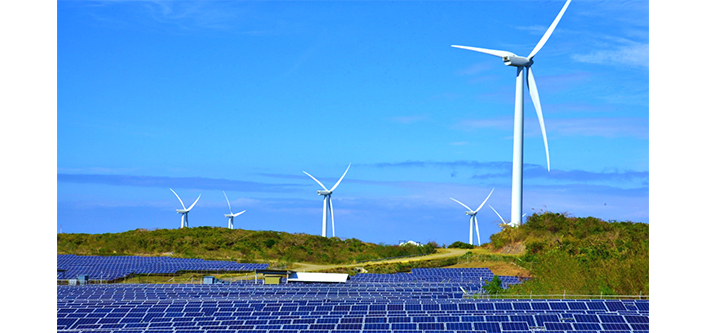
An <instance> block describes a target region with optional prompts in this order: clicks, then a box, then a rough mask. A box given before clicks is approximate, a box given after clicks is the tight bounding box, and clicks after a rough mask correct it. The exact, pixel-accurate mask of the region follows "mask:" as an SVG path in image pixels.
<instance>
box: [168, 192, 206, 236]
mask: <svg viewBox="0 0 706 333" xmlns="http://www.w3.org/2000/svg"><path fill="white" fill-rule="evenodd" d="M169 190H170V191H172V193H174V195H176V197H177V199H179V202H180V203H181V207H182V208H184V209H177V210H176V211H177V213H179V214H181V228H188V227H189V211H190V210H191V208H194V205H196V203H197V202H198V201H199V199H201V194H199V197H198V198H196V201H194V203H192V204H191V206H189V208H188V209H187V208H186V206H184V202H183V201H181V198H180V197H179V195H178V194H176V192H174V190H172V189H171V188H170V189H169Z"/></svg>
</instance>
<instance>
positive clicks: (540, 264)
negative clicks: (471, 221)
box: [489, 212, 649, 295]
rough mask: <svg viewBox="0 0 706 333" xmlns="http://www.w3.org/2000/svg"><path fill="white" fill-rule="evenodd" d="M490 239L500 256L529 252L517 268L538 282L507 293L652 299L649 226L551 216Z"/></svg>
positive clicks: (535, 218)
mask: <svg viewBox="0 0 706 333" xmlns="http://www.w3.org/2000/svg"><path fill="white" fill-rule="evenodd" d="M490 240H491V242H490V244H489V246H490V247H491V248H492V249H493V250H496V251H502V250H503V249H507V248H518V247H522V246H524V248H525V253H524V255H523V256H521V257H520V259H519V260H518V261H517V264H519V265H520V266H522V267H524V268H526V269H528V270H529V271H530V273H531V274H532V276H533V277H534V278H533V279H531V280H529V281H526V282H524V283H523V284H522V285H519V286H515V287H513V288H512V289H511V290H508V291H507V293H510V294H515V293H516V294H529V292H530V291H531V292H532V293H533V294H535V295H536V294H561V293H563V292H564V291H566V293H567V294H594V295H599V294H604V295H638V294H640V293H642V294H643V295H645V294H649V226H648V225H647V224H644V223H632V222H614V221H612V222H610V223H609V222H606V221H603V220H600V219H597V218H593V217H586V218H577V217H571V216H567V215H566V214H557V213H548V212H546V213H542V214H534V215H532V216H530V217H529V219H528V221H527V222H526V223H525V224H524V225H521V226H520V227H518V228H509V227H506V228H504V229H503V230H502V231H501V232H499V233H497V234H495V235H492V236H491V237H490ZM518 245H520V246H518Z"/></svg>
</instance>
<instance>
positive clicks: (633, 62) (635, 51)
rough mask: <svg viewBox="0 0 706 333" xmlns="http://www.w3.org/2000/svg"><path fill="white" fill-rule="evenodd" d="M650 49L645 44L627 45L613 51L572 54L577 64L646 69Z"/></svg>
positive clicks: (648, 62) (604, 50) (648, 63)
mask: <svg viewBox="0 0 706 333" xmlns="http://www.w3.org/2000/svg"><path fill="white" fill-rule="evenodd" d="M649 55H650V47H649V44H647V43H633V42H631V43H629V44H628V45H621V46H617V47H615V48H613V49H603V50H598V51H593V52H590V53H587V54H572V55H571V59H573V60H574V61H578V62H584V63H591V64H599V65H610V66H630V67H640V68H647V67H649V65H650V56H649Z"/></svg>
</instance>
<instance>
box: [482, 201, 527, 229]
mask: <svg viewBox="0 0 706 333" xmlns="http://www.w3.org/2000/svg"><path fill="white" fill-rule="evenodd" d="M488 207H490V209H492V210H493V211H494V212H495V215H497V216H498V217H499V218H500V223H505V224H507V225H509V226H511V227H517V226H518V225H517V224H513V223H512V222H511V221H507V220H505V219H504V218H503V217H502V216H500V213H498V211H497V210H495V208H493V206H491V205H488ZM525 215H527V214H522V217H525Z"/></svg>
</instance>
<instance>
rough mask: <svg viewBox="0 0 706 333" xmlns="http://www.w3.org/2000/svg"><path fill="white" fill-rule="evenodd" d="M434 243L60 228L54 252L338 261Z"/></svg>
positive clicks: (423, 250)
mask: <svg viewBox="0 0 706 333" xmlns="http://www.w3.org/2000/svg"><path fill="white" fill-rule="evenodd" d="M436 247H437V246H435V245H434V244H427V245H423V246H413V245H405V246H397V245H383V244H377V245H376V244H371V243H364V242H362V241H360V240H358V239H355V238H351V239H340V238H338V237H331V238H327V237H321V236H314V235H308V234H289V233H285V232H277V231H252V230H243V229H226V228H217V227H197V228H184V229H157V230H151V231H148V230H144V229H137V230H131V231H127V232H123V233H117V234H58V235H57V253H59V254H82V255H164V254H170V255H173V256H175V257H190V258H204V259H219V260H239V261H250V262H253V261H283V262H309V263H320V264H340V263H349V262H354V261H363V260H370V259H379V258H389V257H401V256H409V255H424V254H429V253H434V252H435V251H436Z"/></svg>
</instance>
